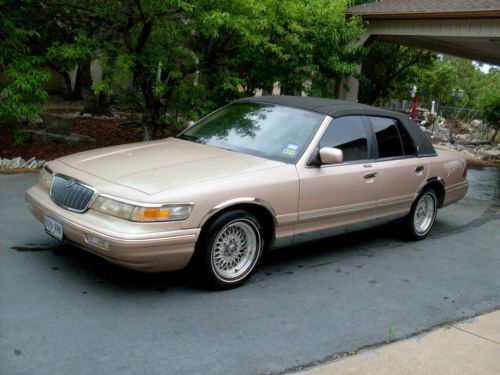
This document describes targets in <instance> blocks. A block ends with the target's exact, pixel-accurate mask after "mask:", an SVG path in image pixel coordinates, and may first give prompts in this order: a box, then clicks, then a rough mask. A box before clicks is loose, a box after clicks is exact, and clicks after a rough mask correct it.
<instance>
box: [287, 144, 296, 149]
mask: <svg viewBox="0 0 500 375" xmlns="http://www.w3.org/2000/svg"><path fill="white" fill-rule="evenodd" d="M286 148H289V149H291V150H297V149H298V148H299V146H297V145H292V144H289V145H288V146H287V147H286Z"/></svg>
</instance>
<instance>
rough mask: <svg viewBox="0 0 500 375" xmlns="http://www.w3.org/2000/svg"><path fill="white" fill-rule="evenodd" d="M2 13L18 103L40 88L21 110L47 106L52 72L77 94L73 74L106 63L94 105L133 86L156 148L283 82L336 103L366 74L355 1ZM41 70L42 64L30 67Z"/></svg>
mask: <svg viewBox="0 0 500 375" xmlns="http://www.w3.org/2000/svg"><path fill="white" fill-rule="evenodd" d="M0 6H2V9H3V10H4V13H5V15H4V16H3V17H2V20H1V21H0V22H1V24H0V33H1V34H0V35H1V42H2V48H1V52H0V54H1V58H2V60H0V66H1V67H3V69H5V70H6V71H10V72H11V73H8V77H9V82H11V83H12V85H17V86H12V89H11V90H10V91H7V93H8V94H9V95H10V96H11V97H13V96H12V95H13V94H12V93H13V91H12V90H14V89H15V90H20V87H21V86H23V87H24V89H27V87H26V86H25V85H26V83H27V81H26V80H22V79H21V76H20V74H21V73H20V72H24V73H25V74H27V75H26V76H25V77H26V79H31V80H32V81H31V83H30V85H31V86H30V87H31V91H30V90H28V91H30V95H27V91H26V90H25V91H24V94H22V95H21V96H16V98H17V99H16V100H18V102H16V103H17V104H16V105H18V104H19V105H21V106H20V107H19V108H23V107H22V105H24V104H25V103H35V102H38V103H41V102H43V99H44V98H45V97H46V94H44V93H43V82H42V79H43V78H46V74H44V73H43V74H42V73H40V68H41V67H42V66H44V65H45V66H46V65H49V66H51V67H52V68H53V69H55V70H57V71H59V72H61V74H63V75H64V77H65V79H66V81H67V82H69V76H68V74H67V71H68V70H70V69H72V68H73V67H75V66H79V67H80V68H85V69H84V70H83V73H85V74H86V79H87V81H88V80H89V76H90V73H89V70H88V67H89V62H90V60H91V59H94V58H96V57H97V58H99V61H100V63H101V65H102V67H103V80H102V81H101V82H99V83H95V84H94V86H93V91H94V95H95V97H94V99H95V100H96V101H100V100H101V99H102V98H103V97H110V96H111V97H113V96H116V97H118V98H121V99H123V98H125V97H127V95H122V94H121V93H120V91H121V88H120V86H121V85H122V84H123V82H125V81H130V83H131V86H132V87H131V89H128V88H126V90H127V91H128V92H129V93H134V95H135V97H136V99H135V100H136V103H137V106H138V107H139V110H140V111H142V112H143V114H144V117H143V118H144V122H145V124H146V125H147V126H146V129H147V132H146V138H151V137H153V136H159V135H163V134H166V133H169V132H176V131H177V129H178V128H179V127H180V126H182V123H183V122H185V121H187V120H190V119H196V118H199V117H200V116H203V115H204V114H206V113H207V112H208V111H210V110H212V109H213V108H215V107H217V106H219V105H222V104H225V103H227V102H228V101H230V100H232V99H234V98H237V97H240V96H245V95H253V94H254V93H255V91H256V90H257V89H265V90H268V91H271V90H272V88H273V85H274V84H275V83H276V82H278V83H279V85H280V88H281V92H282V93H286V94H298V93H300V92H307V93H310V94H314V95H319V96H330V97H331V96H334V95H335V87H334V82H340V80H341V79H342V78H344V77H347V76H349V75H351V74H353V73H355V72H356V64H357V63H359V61H360V58H361V55H362V51H361V48H360V47H359V46H357V45H356V44H355V43H352V42H353V41H355V40H356V38H357V36H358V35H359V33H360V31H361V29H362V25H361V23H360V21H359V19H357V18H352V19H350V20H346V19H345V17H344V11H345V8H346V7H347V6H348V0H337V1H330V0H310V1H307V2H304V1H301V0H218V1H215V0H189V1H188V0H124V1H116V0H88V1H85V2H82V1H79V0H44V1H33V0H19V1H14V0H0ZM33 58H36V59H37V60H36V62H37V63H36V64H34V63H31V64H29V65H27V61H33ZM19 64H21V65H22V66H23V67H24V68H23V69H20V68H16V66H18V65H19ZM28 72H30V73H29V74H28ZM35 72H38V73H40V74H39V75H37V74H35ZM83 73H82V74H83ZM84 78H85V77H84ZM82 79H83V78H82ZM14 80H20V81H19V82H18V83H13V81H14ZM23 82H24V83H23ZM82 82H83V81H82ZM9 84H10V83H9ZM23 95H24V96H23ZM28 96H29V100H28ZM30 100H32V102H30ZM21 102H22V104H21ZM13 103H14V102H12V104H13ZM5 105H7V103H5ZM29 108H31V109H30V110H31V111H35V112H36V111H38V110H39V108H35V107H31V104H30V107H29ZM30 110H28V108H25V109H22V111H25V112H26V113H27V114H28V113H29V112H30ZM8 121H11V119H10V120H8Z"/></svg>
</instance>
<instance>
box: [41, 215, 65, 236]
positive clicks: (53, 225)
mask: <svg viewBox="0 0 500 375" xmlns="http://www.w3.org/2000/svg"><path fill="white" fill-rule="evenodd" d="M45 231H46V232H47V233H48V234H49V235H51V236H52V237H54V238H55V239H56V240H59V241H62V240H63V237H64V233H63V226H62V222H61V220H58V219H56V218H54V217H52V216H49V215H47V214H45Z"/></svg>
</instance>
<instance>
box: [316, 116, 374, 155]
mask: <svg viewBox="0 0 500 375" xmlns="http://www.w3.org/2000/svg"><path fill="white" fill-rule="evenodd" d="M319 147H320V148H322V147H335V148H339V149H341V150H342V153H343V154H344V163H345V162H352V161H356V160H367V159H368V139H367V135H366V129H365V126H364V125H363V119H362V118H361V117H360V116H345V117H339V118H336V119H334V120H333V121H332V123H331V124H330V125H329V126H328V129H326V131H325V134H323V137H322V138H321V141H320V142H319Z"/></svg>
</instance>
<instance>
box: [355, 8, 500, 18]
mask: <svg viewBox="0 0 500 375" xmlns="http://www.w3.org/2000/svg"><path fill="white" fill-rule="evenodd" d="M346 16H347V17H353V16H360V17H361V18H362V19H363V20H372V19H374V20H381V19H386V20H392V19H443V18H498V17H500V10H484V11H473V12H469V11H466V12H465V11H464V12H450V11H446V12H400V13H396V12H379V13H375V12H368V13H363V12H350V11H349V10H348V11H347V12H346Z"/></svg>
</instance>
